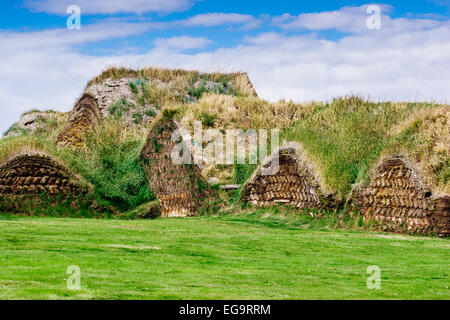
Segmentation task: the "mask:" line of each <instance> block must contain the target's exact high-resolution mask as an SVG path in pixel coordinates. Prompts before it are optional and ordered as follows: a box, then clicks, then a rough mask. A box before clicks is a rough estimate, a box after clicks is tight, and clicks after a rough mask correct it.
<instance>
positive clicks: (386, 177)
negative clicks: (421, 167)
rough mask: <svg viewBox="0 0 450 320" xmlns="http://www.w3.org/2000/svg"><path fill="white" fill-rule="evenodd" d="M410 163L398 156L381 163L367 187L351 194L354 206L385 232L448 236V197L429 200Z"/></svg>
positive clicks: (429, 193)
mask: <svg viewBox="0 0 450 320" xmlns="http://www.w3.org/2000/svg"><path fill="white" fill-rule="evenodd" d="M410 163H411V162H410V161H409V160H408V159H405V158H403V157H400V156H396V157H391V158H386V159H384V160H382V161H381V163H380V164H379V165H378V166H377V168H376V170H375V172H374V173H373V174H372V175H371V181H370V184H369V186H367V187H365V186H359V187H357V188H356V189H355V191H354V192H353V196H352V199H353V202H354V204H355V205H356V207H357V208H358V209H359V212H360V213H361V214H362V216H363V217H364V219H365V220H373V221H376V222H377V223H378V224H380V226H381V227H382V229H383V230H385V231H393V232H408V233H420V234H430V233H438V234H439V235H441V236H446V235H447V236H448V234H449V207H450V201H449V198H448V196H447V197H441V198H435V197H433V195H432V191H431V189H430V188H428V187H427V186H426V185H425V184H424V182H423V180H422V179H421V178H420V177H419V174H418V172H417V171H415V170H414V169H413V168H412V166H411V165H410Z"/></svg>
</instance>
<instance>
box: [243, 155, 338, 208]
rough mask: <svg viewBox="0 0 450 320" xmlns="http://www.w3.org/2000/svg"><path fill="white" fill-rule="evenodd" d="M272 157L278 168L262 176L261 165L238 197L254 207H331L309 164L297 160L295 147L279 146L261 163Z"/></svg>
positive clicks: (268, 163)
mask: <svg viewBox="0 0 450 320" xmlns="http://www.w3.org/2000/svg"><path fill="white" fill-rule="evenodd" d="M274 157H278V159H279V170H278V172H276V173H274V174H272V175H262V171H261V167H260V168H258V169H257V171H256V172H255V173H254V174H253V176H252V177H251V178H250V179H249V180H248V181H247V183H246V184H245V186H244V188H243V190H242V199H243V200H244V201H247V202H249V203H251V204H253V205H255V206H258V207H268V206H271V205H275V204H285V205H289V206H292V207H296V208H299V209H313V208H316V209H320V208H328V207H331V206H333V205H334V204H335V203H334V201H333V197H332V196H331V195H325V193H323V192H322V190H321V188H320V184H319V182H318V181H317V179H316V178H315V175H314V174H313V172H312V169H311V168H310V166H307V165H306V163H305V162H304V161H303V160H302V159H301V157H300V155H299V154H298V152H297V149H296V147H293V146H288V147H282V148H280V150H279V155H278V154H275V155H274V156H272V157H271V158H270V159H269V160H268V161H266V163H265V164H263V166H265V167H268V166H269V165H270V162H271V161H273V160H274Z"/></svg>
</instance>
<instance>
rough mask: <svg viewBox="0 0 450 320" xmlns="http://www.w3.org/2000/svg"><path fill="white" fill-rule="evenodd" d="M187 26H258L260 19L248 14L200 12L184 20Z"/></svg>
mask: <svg viewBox="0 0 450 320" xmlns="http://www.w3.org/2000/svg"><path fill="white" fill-rule="evenodd" d="M183 24H184V25H186V26H203V27H215V26H222V25H232V24H239V25H242V24H243V25H244V27H245V28H256V27H258V26H259V25H260V21H259V20H258V19H256V18H255V17H253V16H251V15H248V14H238V13H206V14H199V15H196V16H194V17H192V18H189V19H187V20H185V21H183Z"/></svg>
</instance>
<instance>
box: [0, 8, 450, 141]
mask: <svg viewBox="0 0 450 320" xmlns="http://www.w3.org/2000/svg"><path fill="white" fill-rule="evenodd" d="M71 5H76V6H78V7H79V8H80V11H81V13H80V28H79V29H76V28H75V29H69V28H68V24H67V21H68V20H69V22H70V23H69V25H73V22H74V21H75V20H72V19H71V18H70V16H71V14H70V13H67V8H68V7H69V6H71ZM373 6H376V7H377V8H379V13H380V14H379V18H380V19H379V24H376V22H377V19H376V18H377V15H376V14H377V12H376V11H373V8H372V7H373ZM369 7H371V8H372V9H371V10H369V12H368V8H369ZM369 9H370V8H369ZM449 18H450V0H416V1H405V0H397V1H383V2H366V1H340V0H337V1H300V0H291V1H289V0H278V1H269V0H259V1H255V0H228V1H215V0H126V1H123V0H78V1H77V0H15V1H13V0H2V1H1V2H0V61H1V63H0V112H1V114H2V117H0V131H1V132H4V131H6V130H7V129H8V127H9V126H10V125H11V124H13V122H15V121H17V120H18V119H19V117H20V115H21V114H23V113H24V112H26V111H29V110H32V109H40V110H46V109H53V110H59V111H69V110H71V108H72V107H73V104H74V103H75V101H76V99H77V98H78V97H79V96H80V95H81V93H82V91H83V89H84V87H85V85H86V83H87V82H88V81H89V80H90V79H91V78H93V77H94V76H96V75H97V74H99V73H100V72H101V71H102V70H104V69H106V68H107V67H110V66H125V67H132V68H142V67H148V66H157V67H167V68H175V67H176V68H178V67H181V68H185V69H195V70H201V71H221V72H233V71H245V72H248V74H249V76H250V79H251V80H252V82H253V84H254V86H255V88H256V91H257V92H258V95H259V96H260V97H261V98H264V99H267V100H270V101H278V100H280V99H286V100H289V99H291V100H293V101H296V102H308V101H312V100H316V101H323V100H330V99H332V98H334V97H337V96H343V95H349V94H356V95H360V96H362V97H365V98H369V99H373V100H393V101H413V102H414V101H435V102H439V103H450V90H449V88H450V72H449V71H450V21H449ZM374 23H375V24H374Z"/></svg>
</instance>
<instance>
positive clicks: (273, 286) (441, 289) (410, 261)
mask: <svg viewBox="0 0 450 320" xmlns="http://www.w3.org/2000/svg"><path fill="white" fill-rule="evenodd" d="M261 219H262V218H258V219H253V220H252V219H239V217H237V218H236V217H232V216H230V217H226V216H225V217H200V218H190V219H166V220H163V219H160V220H154V221H142V220H141V221H119V220H94V219H63V218H27V217H20V218H18V217H11V216H0V299H450V289H449V285H450V283H449V282H450V281H449V272H450V270H449V249H450V242H449V241H448V240H445V239H436V238H430V237H412V236H405V235H392V234H382V233H363V232H356V231H336V230H332V231H329V230H319V229H315V230H314V229H313V230H311V229H304V228H301V227H289V226H283V225H276V224H271V223H263V221H261ZM70 265H77V266H79V267H80V268H81V290H80V291H69V290H68V289H67V288H66V279H67V277H68V276H69V275H68V274H66V270H67V267H68V266H70ZM371 265H378V266H379V267H380V268H381V278H382V283H381V289H380V290H375V291H374V290H369V289H368V288H367V287H366V280H367V277H368V276H369V275H368V274H367V273H366V269H367V267H368V266H371Z"/></svg>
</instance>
